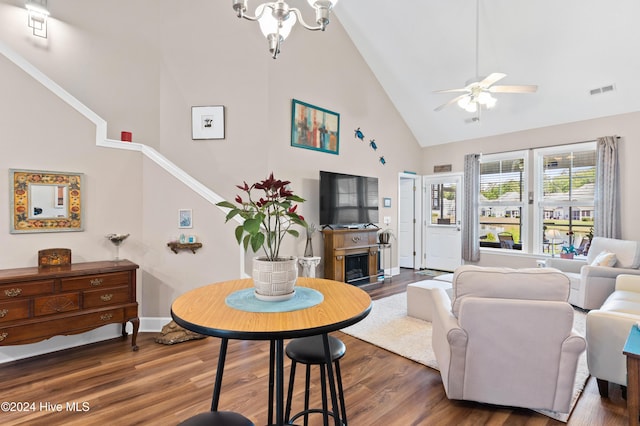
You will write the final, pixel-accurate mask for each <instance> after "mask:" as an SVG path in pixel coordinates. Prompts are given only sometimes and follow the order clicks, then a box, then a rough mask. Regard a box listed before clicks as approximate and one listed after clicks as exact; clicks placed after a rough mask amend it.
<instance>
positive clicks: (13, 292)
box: [4, 288, 22, 297]
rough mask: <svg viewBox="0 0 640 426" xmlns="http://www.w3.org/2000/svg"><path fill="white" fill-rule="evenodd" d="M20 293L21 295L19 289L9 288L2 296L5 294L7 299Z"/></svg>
mask: <svg viewBox="0 0 640 426" xmlns="http://www.w3.org/2000/svg"><path fill="white" fill-rule="evenodd" d="M21 293H22V289H21V288H10V289H8V290H5V291H4V294H6V295H7V296H8V297H16V296H20V294H21Z"/></svg>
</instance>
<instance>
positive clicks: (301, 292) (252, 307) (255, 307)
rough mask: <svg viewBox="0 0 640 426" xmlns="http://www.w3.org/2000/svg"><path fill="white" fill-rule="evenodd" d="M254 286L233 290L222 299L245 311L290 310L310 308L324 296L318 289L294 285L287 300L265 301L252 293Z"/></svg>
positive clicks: (229, 304) (231, 305)
mask: <svg viewBox="0 0 640 426" xmlns="http://www.w3.org/2000/svg"><path fill="white" fill-rule="evenodd" d="M254 291H255V290H254V288H253V287H251V288H245V289H242V290H238V291H234V292H233V293H231V294H230V295H228V296H227V298H226V299H225V300H224V301H225V303H226V304H227V306H229V307H231V308H234V309H238V310H240V311H246V312H291V311H297V310H300V309H306V308H310V307H312V306H315V305H317V304H319V303H321V302H322V301H323V300H324V296H323V295H322V293H320V292H319V291H318V290H314V289H312V288H308V287H296V294H294V295H293V297H292V298H291V299H289V300H283V301H280V302H265V301H264V300H259V299H257V298H256V296H255V295H254V294H253V292H254Z"/></svg>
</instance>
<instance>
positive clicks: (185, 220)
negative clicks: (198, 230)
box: [178, 209, 193, 228]
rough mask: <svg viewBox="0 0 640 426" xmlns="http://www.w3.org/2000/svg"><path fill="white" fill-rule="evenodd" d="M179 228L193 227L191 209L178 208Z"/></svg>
mask: <svg viewBox="0 0 640 426" xmlns="http://www.w3.org/2000/svg"><path fill="white" fill-rule="evenodd" d="M178 228H193V216H192V214H191V209H180V210H178Z"/></svg>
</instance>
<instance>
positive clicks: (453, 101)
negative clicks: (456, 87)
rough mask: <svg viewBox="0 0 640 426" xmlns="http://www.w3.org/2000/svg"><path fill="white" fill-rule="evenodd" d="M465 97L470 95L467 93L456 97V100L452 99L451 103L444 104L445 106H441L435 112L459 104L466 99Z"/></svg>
mask: <svg viewBox="0 0 640 426" xmlns="http://www.w3.org/2000/svg"><path fill="white" fill-rule="evenodd" d="M465 96H469V95H468V94H467V93H465V94H464V95H460V96H456V97H455V98H453V99H451V100H450V101H449V102H447V103H444V104H442V105H440V106H439V107H438V108H436V109H434V111H440V110H442V109H443V108H446V107H448V106H449V105H452V104H455V103H456V102H458V101H459V100H460V99H462V98H464V97H465Z"/></svg>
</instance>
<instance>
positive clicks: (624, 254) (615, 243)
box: [546, 237, 640, 309]
mask: <svg viewBox="0 0 640 426" xmlns="http://www.w3.org/2000/svg"><path fill="white" fill-rule="evenodd" d="M605 251H606V252H610V253H614V254H615V260H616V262H615V264H614V265H613V266H596V265H594V261H595V260H596V258H597V257H598V256H599V255H600V254H601V253H602V252H605ZM546 264H547V266H548V267H551V268H557V269H560V270H561V271H563V272H565V273H566V274H567V276H568V277H569V279H570V280H571V293H570V294H569V303H571V304H572V305H574V306H577V307H579V308H582V309H598V308H599V307H600V306H602V303H603V302H604V301H605V299H606V298H607V297H608V296H609V295H610V294H611V293H613V289H614V287H615V281H616V277H617V276H618V275H620V274H633V275H640V269H638V268H639V267H640V242H638V241H630V240H616V239H613V238H603V237H595V238H594V239H593V241H592V242H591V245H590V247H589V253H588V254H587V258H586V259H580V260H578V259H559V258H551V259H547V261H546Z"/></svg>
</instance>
